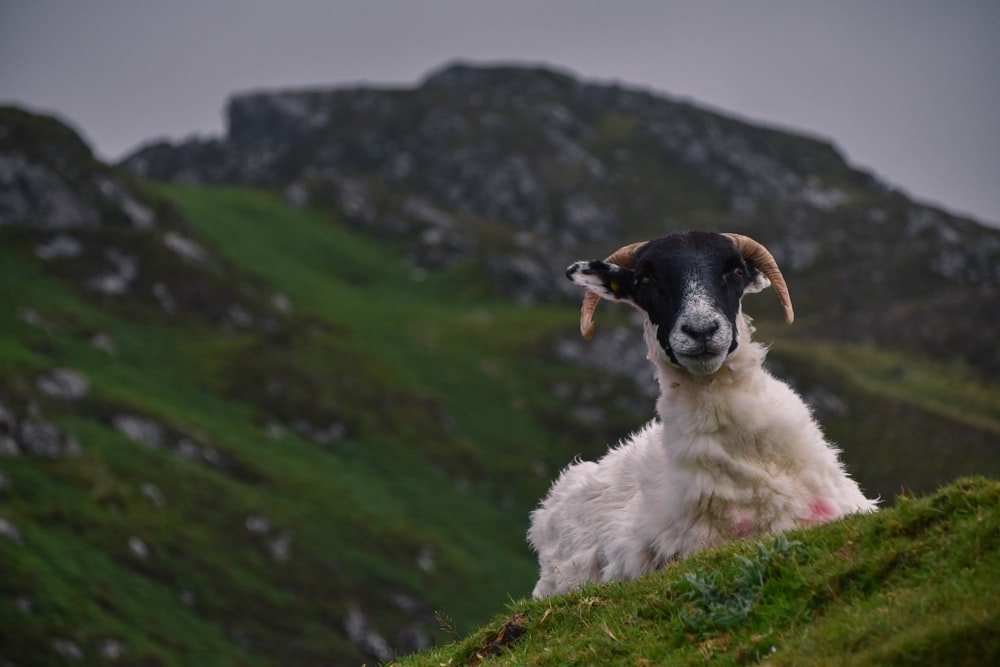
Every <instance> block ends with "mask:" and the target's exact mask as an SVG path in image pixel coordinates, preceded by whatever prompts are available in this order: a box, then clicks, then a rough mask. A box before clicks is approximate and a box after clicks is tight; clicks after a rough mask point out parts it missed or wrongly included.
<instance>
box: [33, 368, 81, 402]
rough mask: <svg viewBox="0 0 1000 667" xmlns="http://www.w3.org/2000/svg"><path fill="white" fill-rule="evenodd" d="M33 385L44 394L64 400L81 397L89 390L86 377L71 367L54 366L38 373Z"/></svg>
mask: <svg viewBox="0 0 1000 667" xmlns="http://www.w3.org/2000/svg"><path fill="white" fill-rule="evenodd" d="M35 385H36V386H37V387H38V389H39V391H41V392H42V393H43V394H45V395H46V396H51V397H52V398H58V399H61V400H64V401H72V400H76V399H79V398H83V397H84V396H86V395H87V392H88V391H89V390H90V382H89V381H88V380H87V377H86V376H85V375H84V374H83V373H81V372H79V371H76V370H73V369H72V368H55V369H52V370H51V371H49V372H48V373H45V374H44V375H40V376H39V377H38V379H37V380H36V381H35Z"/></svg>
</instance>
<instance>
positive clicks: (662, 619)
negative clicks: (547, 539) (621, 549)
mask: <svg viewBox="0 0 1000 667" xmlns="http://www.w3.org/2000/svg"><path fill="white" fill-rule="evenodd" d="M998 626H1000V483H998V482H996V481H988V480H986V479H983V478H966V479H963V480H960V481H958V482H955V483H954V484H951V485H949V486H947V487H945V488H943V489H941V490H940V491H939V492H937V493H935V494H933V495H931V496H928V497H925V498H914V497H906V498H901V499H900V501H899V502H898V503H897V505H896V506H895V507H894V508H892V509H889V510H884V511H882V512H880V513H878V514H876V515H870V516H856V517H851V518H848V519H845V520H842V521H838V522H835V523H833V524H828V525H826V526H820V527H818V528H812V529H808V530H801V531H796V532H793V533H790V534H788V535H787V537H785V536H782V537H778V538H775V539H767V540H763V541H760V542H756V543H753V544H751V543H741V544H734V545H731V546H728V547H725V548H720V549H716V550H713V551H710V552H705V553H702V554H698V555H696V556H694V557H692V558H690V559H688V560H687V561H684V562H682V563H680V564H676V565H673V566H671V567H668V568H667V569H665V570H663V571H661V572H657V573H655V574H653V575H651V576H648V577H645V578H642V579H639V580H636V581H631V582H623V583H612V584H608V585H602V586H592V587H589V588H586V589H584V590H581V591H579V592H575V593H570V594H567V595H563V596H558V597H553V598H549V599H544V600H538V601H522V602H517V603H513V604H511V605H509V606H508V609H507V611H506V612H505V613H504V614H502V615H500V616H497V617H496V618H495V619H494V620H493V622H491V623H490V624H488V625H486V626H485V627H483V628H482V629H480V630H479V631H477V632H476V633H473V634H472V635H470V636H469V637H468V638H466V639H464V640H463V641H461V642H458V643H456V644H452V645H449V646H445V647H442V648H440V649H437V650H435V651H432V652H430V653H427V654H423V655H418V656H412V657H411V658H409V659H406V660H403V661H402V662H400V663H398V664H399V665H401V666H408V667H418V666H421V665H426V666H427V667H431V666H433V667H438V666H439V665H475V664H490V665H494V666H495V667H500V666H501V665H526V664H531V665H560V666H563V665H662V664H670V665H695V664H698V665H701V664H705V663H706V662H711V663H712V664H720V665H743V664H756V663H759V662H766V663H767V664H773V665H845V664H850V665H879V666H882V665H991V664H997V662H998V661H1000V634H998V633H997V631H996V630H997V627H998ZM490 656H492V657H490Z"/></svg>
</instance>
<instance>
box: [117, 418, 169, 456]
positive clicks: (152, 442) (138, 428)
mask: <svg viewBox="0 0 1000 667" xmlns="http://www.w3.org/2000/svg"><path fill="white" fill-rule="evenodd" d="M111 424H112V426H114V427H115V429H116V430H118V431H119V432H120V433H122V434H123V435H125V436H126V437H127V438H129V439H130V440H132V441H133V442H137V443H139V444H140V445H145V446H147V447H150V448H152V449H159V448H161V447H163V443H164V432H163V427H162V426H160V425H159V424H157V423H156V422H154V421H153V420H152V419H147V418H146V417H139V416H136V415H118V416H116V417H114V418H113V419H112V420H111Z"/></svg>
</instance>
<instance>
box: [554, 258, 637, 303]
mask: <svg viewBox="0 0 1000 667" xmlns="http://www.w3.org/2000/svg"><path fill="white" fill-rule="evenodd" d="M566 277H567V278H569V279H570V280H572V281H573V282H574V283H576V284H577V285H582V286H583V287H586V288H587V289H588V290H590V291H591V292H594V293H595V294H597V295H598V296H600V297H602V298H604V299H611V300H612V301H619V300H631V298H632V271H630V270H629V269H623V268H622V267H620V266H618V265H617V264H610V263H608V262H602V261H600V260H597V259H594V260H590V261H589V262H576V263H575V264H571V265H570V267H569V268H568V269H566Z"/></svg>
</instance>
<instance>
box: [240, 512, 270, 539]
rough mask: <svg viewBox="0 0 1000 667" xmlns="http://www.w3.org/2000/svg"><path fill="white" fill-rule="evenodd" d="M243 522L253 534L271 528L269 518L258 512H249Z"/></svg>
mask: <svg viewBox="0 0 1000 667" xmlns="http://www.w3.org/2000/svg"><path fill="white" fill-rule="evenodd" d="M244 523H245V525H246V527H247V530H248V531H249V532H250V533H252V534H253V535H264V534H265V533H267V532H269V531H270V530H271V521H270V519H268V518H267V517H266V516H261V515H259V514H251V515H250V516H248V517H247V518H246V521H245V522H244Z"/></svg>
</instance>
